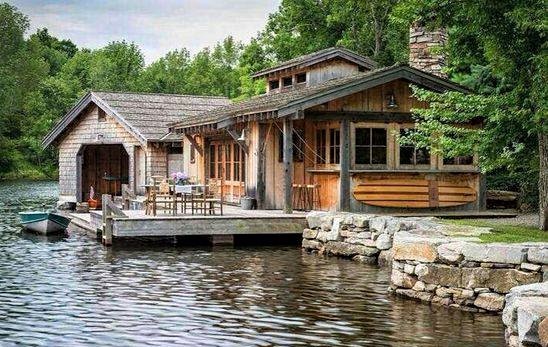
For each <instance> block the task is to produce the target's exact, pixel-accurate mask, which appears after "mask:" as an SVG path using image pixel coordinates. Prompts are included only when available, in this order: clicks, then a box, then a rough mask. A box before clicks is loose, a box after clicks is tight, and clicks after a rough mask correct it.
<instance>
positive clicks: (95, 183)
mask: <svg viewBox="0 0 548 347" xmlns="http://www.w3.org/2000/svg"><path fill="white" fill-rule="evenodd" d="M81 155H82V156H81V158H82V166H81V171H80V172H81V175H82V176H81V177H82V181H81V182H82V190H81V192H82V201H87V200H88V199H89V193H90V188H91V187H93V189H94V191H95V199H98V200H100V199H101V194H110V195H113V196H114V195H121V192H122V184H127V183H128V180H129V156H128V154H127V152H126V150H125V149H124V146H122V145H87V146H86V147H84V149H83V152H82V154H81Z"/></svg>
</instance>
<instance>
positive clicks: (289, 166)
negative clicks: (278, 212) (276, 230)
mask: <svg viewBox="0 0 548 347" xmlns="http://www.w3.org/2000/svg"><path fill="white" fill-rule="evenodd" d="M283 151H284V152H283V160H284V213H293V120H291V119H290V118H289V117H286V118H284V126H283Z"/></svg>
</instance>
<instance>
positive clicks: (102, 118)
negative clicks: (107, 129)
mask: <svg viewBox="0 0 548 347" xmlns="http://www.w3.org/2000/svg"><path fill="white" fill-rule="evenodd" d="M97 120H98V121H99V122H105V121H106V120H107V114H106V113H105V111H103V110H102V109H99V114H98V116H97Z"/></svg>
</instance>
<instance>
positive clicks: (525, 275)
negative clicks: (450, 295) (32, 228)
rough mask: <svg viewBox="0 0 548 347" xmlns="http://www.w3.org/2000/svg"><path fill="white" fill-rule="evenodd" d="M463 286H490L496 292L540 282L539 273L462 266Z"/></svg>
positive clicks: (506, 291)
mask: <svg viewBox="0 0 548 347" xmlns="http://www.w3.org/2000/svg"><path fill="white" fill-rule="evenodd" d="M461 281H462V282H461V284H462V285H461V286H460V287H463V288H472V289H473V288H490V289H492V290H494V291H495V292H497V293H502V294H505V293H508V292H509V291H510V289H512V288H513V287H516V286H520V285H524V284H530V283H538V282H540V274H539V273H535V272H524V271H519V270H516V269H491V268H481V267H480V268H462V277H461Z"/></svg>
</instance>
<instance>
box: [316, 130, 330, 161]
mask: <svg viewBox="0 0 548 347" xmlns="http://www.w3.org/2000/svg"><path fill="white" fill-rule="evenodd" d="M326 133H327V129H318V130H316V154H317V156H316V164H325V163H326V159H327V158H326V147H327V136H326Z"/></svg>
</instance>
